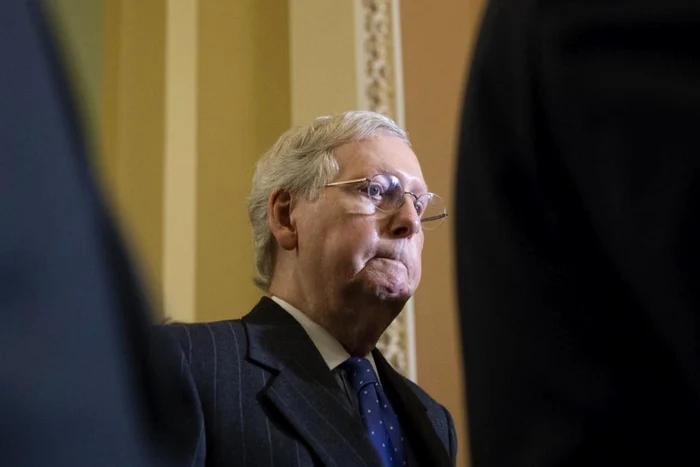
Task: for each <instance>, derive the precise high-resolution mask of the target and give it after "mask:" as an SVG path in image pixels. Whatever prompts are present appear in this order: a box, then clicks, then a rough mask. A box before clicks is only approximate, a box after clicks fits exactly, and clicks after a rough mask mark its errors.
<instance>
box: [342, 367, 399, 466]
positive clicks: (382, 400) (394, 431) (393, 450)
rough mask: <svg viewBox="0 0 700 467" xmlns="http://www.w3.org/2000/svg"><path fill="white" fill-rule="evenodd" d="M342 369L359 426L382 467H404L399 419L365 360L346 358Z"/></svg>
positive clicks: (371, 368)
mask: <svg viewBox="0 0 700 467" xmlns="http://www.w3.org/2000/svg"><path fill="white" fill-rule="evenodd" d="M343 367H344V368H345V370H346V374H347V377H348V382H349V383H350V386H351V387H352V388H353V389H354V390H355V391H356V392H357V401H358V403H359V407H360V413H361V415H362V423H364V425H365V428H366V429H367V434H368V435H369V439H370V440H371V441H372V444H373V445H374V448H375V449H376V450H377V452H378V453H379V455H380V456H381V458H382V462H383V463H384V466H385V467H401V466H404V465H406V462H405V456H404V450H403V436H402V435H401V427H400V426H399V419H398V417H397V416H396V414H395V413H394V409H392V408H391V404H390V403H389V400H388V399H387V397H386V394H384V391H383V390H382V387H381V386H380V385H379V382H378V381H377V375H376V373H375V372H374V368H373V367H372V364H371V363H370V362H369V360H367V359H366V358H358V357H350V358H348V359H347V360H346V361H345V363H343Z"/></svg>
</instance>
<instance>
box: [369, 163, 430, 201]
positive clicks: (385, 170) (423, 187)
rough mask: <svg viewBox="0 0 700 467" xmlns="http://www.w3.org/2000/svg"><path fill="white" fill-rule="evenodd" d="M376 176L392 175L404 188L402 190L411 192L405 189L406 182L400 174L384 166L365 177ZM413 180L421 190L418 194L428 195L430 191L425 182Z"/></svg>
mask: <svg viewBox="0 0 700 467" xmlns="http://www.w3.org/2000/svg"><path fill="white" fill-rule="evenodd" d="M377 174H387V175H393V176H394V177H396V178H398V179H399V181H400V182H401V184H402V185H403V186H404V187H403V189H404V190H406V191H411V190H408V189H407V187H406V184H407V183H406V182H407V181H406V180H405V179H404V178H403V174H402V173H401V172H397V171H396V170H395V169H391V168H387V167H385V166H379V167H378V168H377V171H376V172H375V173H373V174H370V175H367V177H371V176H373V175H377ZM414 180H415V181H416V183H418V184H419V185H420V188H421V190H422V191H421V192H420V193H419V194H422V193H428V192H429V191H430V189H429V188H428V184H427V183H426V182H425V181H421V180H420V179H418V178H415V179H414Z"/></svg>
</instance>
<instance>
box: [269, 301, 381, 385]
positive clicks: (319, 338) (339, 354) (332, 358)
mask: <svg viewBox="0 0 700 467" xmlns="http://www.w3.org/2000/svg"><path fill="white" fill-rule="evenodd" d="M270 298H272V300H274V301H275V303H277V304H278V305H279V306H281V307H282V308H283V309H284V310H285V311H286V312H287V313H289V314H290V315H292V317H293V318H294V319H295V320H297V322H298V323H299V324H300V325H301V327H302V328H304V331H306V334H308V336H309V338H310V339H311V341H312V342H313V343H314V346H315V347H316V349H318V351H319V353H320V354H321V357H323V361H325V362H326V365H328V369H330V370H331V371H333V370H335V369H336V368H338V366H340V365H341V364H342V363H343V362H345V360H347V359H348V358H350V354H349V353H348V351H347V350H345V348H344V347H343V346H342V345H341V344H340V342H338V340H337V339H336V338H335V337H333V336H331V334H330V333H329V332H328V331H326V330H325V329H324V328H323V327H321V325H319V324H318V323H316V322H315V321H313V320H312V319H311V318H309V317H308V316H306V314H305V313H304V312H302V311H301V310H299V309H297V308H295V307H294V306H292V305H290V304H289V303H287V302H285V301H284V300H282V299H281V298H279V297H275V296H274V295H273V296H272V297H270ZM365 358H367V359H368V360H369V362H370V363H371V364H372V368H374V372H375V373H376V374H377V379H379V373H378V372H377V365H375V363H374V357H372V353H371V352H370V353H368V354H367V355H365Z"/></svg>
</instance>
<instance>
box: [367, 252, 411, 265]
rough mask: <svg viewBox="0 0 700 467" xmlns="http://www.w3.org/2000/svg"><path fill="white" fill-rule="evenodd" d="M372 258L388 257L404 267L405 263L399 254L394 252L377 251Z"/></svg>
mask: <svg viewBox="0 0 700 467" xmlns="http://www.w3.org/2000/svg"><path fill="white" fill-rule="evenodd" d="M372 259H388V260H391V261H396V262H398V263H401V264H403V266H404V267H406V263H405V262H404V261H403V259H401V256H400V255H399V254H397V253H394V252H386V251H385V252H379V253H377V254H376V255H374V257H373V258H372Z"/></svg>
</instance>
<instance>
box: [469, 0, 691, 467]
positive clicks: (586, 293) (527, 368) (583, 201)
mask: <svg viewBox="0 0 700 467" xmlns="http://www.w3.org/2000/svg"><path fill="white" fill-rule="evenodd" d="M699 45H700V3H698V2H687V1H677V0H667V1H661V2H659V1H656V0H653V1H652V0H625V1H622V0H619V1H615V0H607V1H594V0H578V1H558V2H554V1H536V0H517V1H515V0H494V1H492V2H491V4H490V5H489V7H488V9H487V13H486V16H485V21H484V24H483V29H482V31H481V37H480V39H479V42H478V46H477V48H476V52H475V58H474V63H473V65H472V71H471V77H470V82H469V87H468V91H467V96H466V102H465V108H464V116H463V123H462V129H461V145H460V151H459V175H458V178H457V192H458V195H457V205H456V206H457V209H455V211H457V213H458V214H457V219H458V223H457V246H458V277H459V279H458V281H459V294H460V310H461V320H462V321H461V326H462V337H463V342H464V361H465V365H466V380H467V397H468V402H469V407H468V411H469V428H470V433H471V447H472V451H473V460H474V467H506V466H508V467H519V466H538V467H549V466H608V465H610V466H621V465H625V466H627V465H629V466H646V465H655V466H660V465H663V466H675V465H700V246H699V245H700V47H699Z"/></svg>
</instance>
